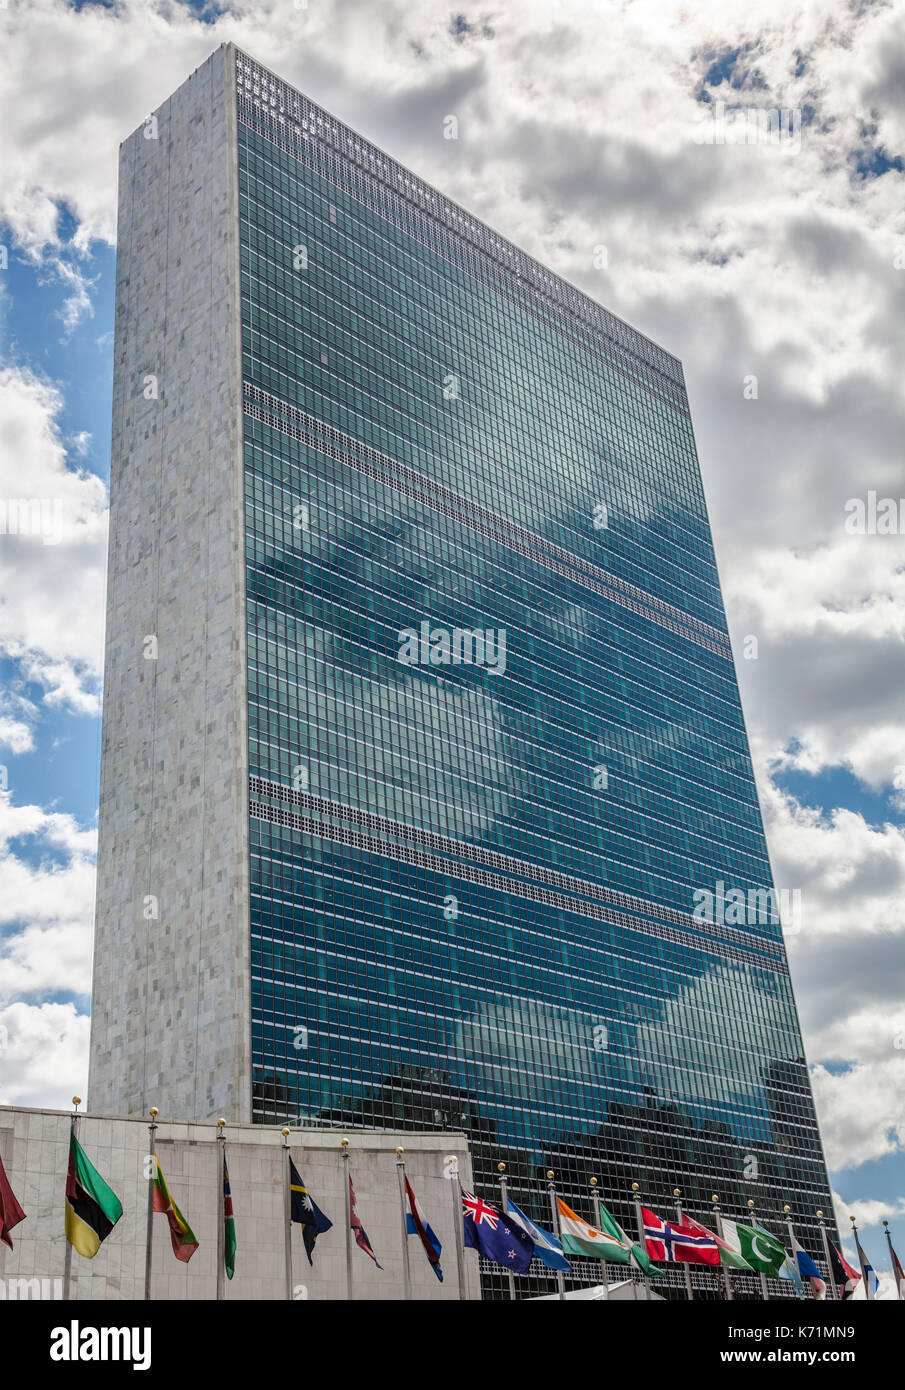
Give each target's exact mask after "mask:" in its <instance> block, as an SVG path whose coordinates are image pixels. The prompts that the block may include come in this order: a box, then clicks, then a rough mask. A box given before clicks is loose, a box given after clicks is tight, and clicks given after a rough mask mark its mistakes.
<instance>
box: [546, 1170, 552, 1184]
mask: <svg viewBox="0 0 905 1390" xmlns="http://www.w3.org/2000/svg"><path fill="white" fill-rule="evenodd" d="M547 1177H548V1178H549V1179H550V1181H551V1182H552V1181H553V1169H552V1168H548V1169H547Z"/></svg>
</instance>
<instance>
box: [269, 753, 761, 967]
mask: <svg viewBox="0 0 905 1390" xmlns="http://www.w3.org/2000/svg"><path fill="white" fill-rule="evenodd" d="M248 789H249V810H250V814H251V815H252V816H253V817H255V818H256V819H258V820H267V821H271V822H272V823H274V824H277V825H285V826H287V827H290V828H292V829H298V830H304V831H305V832H306V833H309V834H314V835H320V836H321V837H322V838H324V839H328V840H329V839H338V840H339V842H340V843H342V844H352V845H356V846H357V847H358V848H360V849H365V848H366V849H368V850H369V851H370V852H373V853H377V854H384V855H388V856H389V857H390V858H392V859H402V861H403V862H404V863H415V864H418V865H420V866H421V867H423V868H431V869H435V870H436V871H437V872H439V873H446V874H452V875H453V876H454V877H458V878H462V879H465V880H467V881H469V882H474V883H480V884H482V885H483V886H485V887H495V888H498V889H499V890H500V891H501V892H508V893H515V894H516V896H519V897H528V898H531V899H532V900H533V901H535V902H546V903H550V904H551V905H554V906H558V907H562V908H564V909H565V910H567V911H570V912H576V913H578V915H580V916H584V917H593V918H595V919H597V920H598V921H603V922H609V923H610V924H611V925H614V926H621V927H629V928H630V929H631V930H633V931H640V932H642V933H646V934H647V935H653V936H662V937H663V938H664V939H665V940H668V941H673V942H679V943H681V944H682V945H685V946H689V945H692V944H694V945H696V946H697V948H698V949H699V950H703V951H714V952H716V953H717V954H719V955H724V956H727V957H729V958H730V959H733V960H741V961H745V962H748V961H750V958H751V955H752V953H754V954H757V955H760V956H762V957H766V958H767V959H768V960H769V961H770V964H771V968H774V969H780V970H781V971H782V972H783V973H784V974H785V973H787V970H788V967H787V964H786V958H785V948H784V946H783V943H782V942H781V941H771V940H770V939H769V938H766V937H762V936H754V935H752V934H751V933H750V932H743V931H741V930H739V929H738V928H736V927H732V926H727V925H719V924H717V923H704V922H699V921H697V920H696V918H694V917H693V916H692V914H691V913H690V912H680V911H679V910H678V908H672V907H666V906H662V905H661V904H660V903H654V902H650V901H649V900H648V899H646V898H639V897H635V896H634V895H633V894H631V893H623V892H621V891H620V890H619V889H616V888H610V887H608V886H607V885H605V884H601V883H593V882H591V881H590V880H589V879H583V878H578V877H577V876H576V875H574V874H566V873H563V872H562V871H561V870H559V869H550V868H548V867H547V866H546V865H543V864H534V863H531V862H530V861H529V860H526V859H518V858H516V857H515V856H514V855H509V854H502V853H500V852H499V851H497V850H492V849H487V848H485V847H484V846H483V845H475V844H471V843H470V842H469V841H467V840H457V839H454V838H453V837H452V836H450V835H440V834H438V833H437V832H436V831H433V830H422V829H420V828H419V827H418V826H413V825H407V824H406V823H405V822H404V821H397V820H393V819H392V818H391V817H390V816H381V815H377V814H376V813H375V812H373V811H362V810H359V809H358V808H357V807H354V806H345V805H343V804H342V802H339V801H330V800H329V799H328V798H326V797H321V796H314V795H312V794H311V793H310V792H302V791H296V790H295V788H293V787H287V786H285V785H284V784H283V783H281V782H271V781H269V780H268V779H267V778H264V777H256V776H250V777H249V779H248ZM260 797H270V798H272V799H274V800H279V801H281V802H283V803H284V804H285V805H290V806H298V807H300V808H302V809H303V810H305V811H307V812H309V813H311V814H310V815H301V814H299V813H298V812H293V811H289V810H286V811H285V812H284V811H283V809H282V808H281V807H275V806H270V805H267V804H266V803H264V802H262V801H260V800H259V798H260ZM337 822H345V825H342V824H337ZM350 824H351V825H353V826H360V827H362V829H363V830H366V831H374V832H376V835H378V836H379V838H375V837H373V836H370V835H366V834H362V833H361V831H358V830H351V829H350V830H348V831H347V830H346V826H348V825H350ZM347 833H348V834H349V835H352V836H356V837H357V838H353V839H351V840H349V839H346V838H345V835H346V834H347ZM397 841H403V842H406V841H407V842H409V843H413V844H416V845H422V846H424V847H425V849H426V850H433V851H436V854H426V855H421V857H420V858H419V857H416V858H414V859H412V858H410V857H409V856H410V854H411V853H415V854H417V853H418V852H417V851H408V850H404V849H403V847H402V846H401V845H399V844H398V843H396V842H397ZM365 842H367V843H365ZM440 854H442V855H446V856H447V858H445V859H440V858H438V857H437V855H440ZM451 859H452V860H456V861H465V862H464V863H463V862H455V863H451V862H450V861H451ZM469 862H470V863H477V864H482V865H486V866H487V868H488V869H491V870H496V872H495V873H486V872H485V873H483V874H482V873H481V871H474V872H477V873H478V874H479V875H480V876H479V877H473V876H472V871H471V870H469V871H467V872H466V866H467V865H468V863H469ZM504 874H506V875H512V877H507V878H503V877H502V875H504ZM532 879H533V880H535V883H534V884H532V883H531V882H530V880H532ZM541 884H544V885H549V887H540V885H541ZM535 885H537V886H535ZM528 889H531V890H532V891H530V892H529V891H527V890H528ZM551 890H553V891H551ZM556 890H562V891H556ZM564 893H568V894H570V895H571V894H579V895H581V896H580V897H572V896H568V897H566V896H564ZM597 903H606V904H608V905H611V906H612V907H614V908H624V909H625V910H626V911H625V912H624V913H623V912H607V911H605V910H604V909H601V908H598V907H597V906H596V904H597ZM628 913H637V914H639V916H629V915H628ZM642 918H643V919H644V920H641V919H642ZM651 919H654V920H651ZM656 919H660V921H659V922H658V921H657V920H656ZM665 922H668V923H670V924H672V925H671V926H665V925H663V923H665ZM676 928H679V929H680V930H676ZM690 933H693V934H694V941H693V942H691V941H690V940H689V934H690Z"/></svg>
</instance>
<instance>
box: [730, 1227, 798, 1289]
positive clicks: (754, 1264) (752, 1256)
mask: <svg viewBox="0 0 905 1390" xmlns="http://www.w3.org/2000/svg"><path fill="white" fill-rule="evenodd" d="M723 1240H724V1241H725V1242H726V1244H727V1245H730V1246H731V1247H732V1248H733V1250H737V1251H738V1253H739V1254H740V1255H741V1257H742V1259H743V1260H744V1261H745V1262H746V1264H748V1265H750V1266H751V1268H752V1269H756V1270H758V1271H759V1272H760V1273H761V1274H769V1275H772V1277H773V1278H774V1279H775V1278H777V1277H778V1275H779V1271H780V1270H781V1269H782V1266H783V1264H784V1263H785V1259H786V1247H785V1246H784V1245H783V1243H782V1241H781V1240H780V1239H779V1238H778V1237H777V1236H771V1235H770V1233H769V1231H765V1230H764V1229H763V1227H761V1226H758V1227H757V1229H756V1230H755V1228H754V1227H753V1226H743V1225H742V1223H741V1222H740V1221H729V1220H727V1218H726V1217H725V1216H724V1217H723Z"/></svg>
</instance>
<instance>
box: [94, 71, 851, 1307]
mask: <svg viewBox="0 0 905 1390" xmlns="http://www.w3.org/2000/svg"><path fill="white" fill-rule="evenodd" d="M111 507H112V532H111V542H110V564H109V598H108V614H107V652H106V677H105V679H106V693H105V715H104V738H103V759H102V786H101V823H100V850H99V890H98V917H97V940H96V946H95V974H94V1005H93V1008H94V1012H93V1034H92V1048H91V1080H90V1087H91V1089H90V1098H91V1104H92V1109H94V1110H97V1111H104V1112H106V1113H114V1114H126V1115H137V1114H141V1113H146V1111H147V1108H148V1106H149V1105H152V1104H154V1105H157V1106H159V1107H160V1110H161V1114H162V1115H171V1116H174V1117H178V1118H180V1119H187V1120H196V1121H202V1120H209V1119H211V1118H213V1117H216V1116H217V1115H219V1114H223V1115H225V1116H227V1117H229V1118H230V1119H231V1120H235V1121H236V1122H249V1121H257V1122H260V1123H262V1124H269V1125H274V1124H278V1123H282V1122H283V1121H284V1120H286V1121H288V1122H290V1123H292V1124H296V1125H303V1126H335V1127H341V1128H342V1129H343V1130H344V1131H352V1130H355V1129H356V1128H358V1129H388V1130H400V1129H401V1130H404V1129H411V1130H419V1131H443V1130H449V1131H464V1133H465V1134H466V1135H467V1137H468V1140H469V1145H470V1148H471V1152H472V1155H473V1161H474V1165H475V1184H476V1187H477V1188H478V1190H479V1191H481V1192H483V1194H484V1195H485V1196H488V1197H491V1198H492V1197H493V1195H494V1193H495V1191H496V1176H497V1165H498V1164H499V1163H501V1162H503V1163H505V1164H506V1165H507V1172H508V1177H509V1181H510V1192H511V1194H512V1196H513V1197H514V1198H515V1200H516V1201H517V1202H518V1203H519V1204H520V1205H521V1206H522V1207H523V1208H524V1209H525V1210H526V1211H528V1212H529V1214H531V1215H533V1216H534V1218H535V1219H536V1220H541V1221H544V1222H545V1224H549V1223H548V1222H547V1221H546V1218H547V1216H548V1214H549V1205H548V1201H549V1199H548V1196H547V1193H546V1188H545V1183H546V1179H545V1174H546V1172H547V1170H548V1169H551V1170H553V1171H554V1173H555V1174H556V1184H557V1188H558V1190H559V1191H560V1193H561V1194H562V1196H563V1197H564V1198H565V1200H566V1201H567V1202H568V1203H569V1205H570V1206H572V1207H573V1208H575V1209H576V1210H578V1211H580V1212H583V1213H584V1214H585V1215H586V1216H590V1214H591V1212H590V1207H589V1201H588V1193H589V1187H588V1183H589V1179H590V1177H591V1176H596V1177H597V1179H598V1183H599V1191H600V1192H601V1194H602V1196H603V1198H604V1201H605V1202H606V1203H607V1205H609V1206H610V1207H611V1209H612V1210H613V1212H614V1214H615V1215H616V1216H617V1217H618V1218H619V1219H620V1220H622V1222H623V1224H624V1225H626V1226H628V1225H630V1222H631V1221H632V1219H633V1217H632V1212H633V1208H632V1206H631V1191H630V1189H631V1184H632V1183H633V1182H638V1183H639V1184H640V1188H641V1193H642V1195H643V1197H644V1199H645V1202H646V1205H648V1206H651V1207H653V1208H654V1209H657V1208H658V1206H659V1207H660V1208H665V1207H668V1206H669V1205H670V1203H671V1200H672V1199H671V1196H669V1194H671V1193H672V1189H673V1187H674V1186H679V1187H680V1188H681V1189H682V1194H683V1201H684V1203H685V1205H686V1207H687V1208H688V1209H689V1210H690V1211H692V1212H693V1213H694V1214H696V1215H699V1216H700V1217H702V1218H704V1219H706V1211H707V1208H708V1207H709V1203H710V1196H711V1193H712V1192H718V1193H719V1194H720V1198H721V1201H722V1203H723V1207H724V1210H726V1211H727V1212H730V1213H731V1214H733V1215H738V1214H740V1212H741V1210H742V1209H743V1208H744V1207H745V1203H746V1202H747V1201H748V1200H749V1199H753V1200H754V1201H755V1202H756V1210H757V1213H758V1215H760V1216H761V1218H762V1219H764V1220H765V1221H767V1222H773V1223H775V1222H776V1220H777V1219H778V1217H779V1216H780V1213H781V1209H782V1205H783V1203H786V1202H788V1203H790V1204H791V1206H792V1208H793V1211H794V1213H795V1217H796V1226H797V1228H798V1230H799V1234H800V1236H801V1239H802V1241H803V1243H805V1242H806V1240H807V1239H812V1242H813V1240H815V1239H816V1234H813V1235H812V1236H808V1235H807V1232H808V1227H809V1225H812V1224H813V1223H814V1217H813V1213H814V1211H815V1209H816V1208H817V1207H823V1208H824V1209H825V1210H827V1211H828V1212H829V1211H830V1210H831V1203H830V1197H829V1191H828V1186H827V1179H826V1172H825V1167H824V1160H823V1155H822V1150H821V1144H820V1137H819V1133H818V1129H817V1124H816V1120H815V1115H814V1107H813V1101H812V1097H811V1091H810V1086H809V1081H808V1074H807V1069H806V1063H805V1057H804V1050H803V1046H802V1041H801V1034H800V1029H799V1024H798V1020H797V1015H796V1009H795V1002H794V998H793V994H792V989H791V985H790V980H789V971H788V966H787V963H786V954H785V948H784V944H783V938H782V934H781V930H780V926H779V922H778V918H777V914H776V913H775V912H774V911H768V912H766V913H764V912H759V913H757V914H755V915H754V918H753V920H751V919H750V918H749V919H745V920H743V921H741V922H738V921H733V920H731V914H724V913H722V912H718V911H713V912H711V913H710V914H709V918H710V919H709V920H701V916H702V914H701V913H700V912H698V913H696V912H695V904H696V903H697V902H698V901H699V900H700V894H701V892H705V893H708V892H709V893H710V894H712V895H714V897H713V900H714V901H715V902H716V901H718V896H717V895H718V894H719V892H721V891H722V889H720V888H719V885H723V886H724V887H725V889H726V890H727V891H728V890H729V889H730V888H733V889H736V890H742V893H747V892H748V891H749V890H751V891H752V892H754V893H760V894H761V896H764V895H766V894H767V893H769V891H770V890H771V889H772V879H771V871H770V865H769V862H768V857H767V849H766V844H765V839H764V833H763V828H762V824H761V817H760V812H759V808H758V801H757V796H756V792H755V785H754V779H753V776H752V770H751V761H750V755H749V750H748V742H747V738H746V733H745V727H744V722H743V718H742V711H741V706H740V702H739V695H738V689H737V683H736V677H735V671H734V667H733V660H732V655H731V652H730V647H729V640H728V636H727V629H726V621H725V616H724V611H723V604H722V599H721V595H720V588H719V582H718V577H717V571H716V566H715V562H714V553H713V546H712V542H711V536H710V530H709V526H708V520H707V512H706V507H705V502H704V496H703V492H702V488H701V481H700V475H699V470H698V463H697V458H696V453H695V444H694V436H693V431H692V425H691V420H690V417H689V409H688V402H687V398H686V392H685V387H684V382H683V375H682V369H681V366H680V364H679V362H678V361H677V360H676V359H675V358H673V357H671V356H670V355H669V354H668V353H667V352H665V351H663V349H661V348H659V347H657V346H656V345H655V344H654V343H652V342H650V341H649V340H648V339H647V338H645V337H643V336H642V335H641V334H640V333H638V332H636V331H635V330H633V329H632V328H630V327H628V326H627V325H626V324H624V323H622V322H620V321H619V320H618V319H616V318H614V317H613V316H612V315H611V314H609V313H608V312H607V311H606V310H605V309H602V308H601V307H599V306H598V305H597V304H595V303H594V302H593V301H591V300H589V299H588V298H587V297H586V296H584V295H583V294H581V293H580V292H579V291H578V290H576V289H574V288H573V287H572V286H571V285H569V284H567V283H565V282H563V281H562V280H560V279H559V278H558V277H557V276H556V275H554V274H553V273H552V272H550V271H548V270H546V269H545V268H544V267H543V266H541V265H539V264H538V263H537V262H536V261H534V260H532V259H531V258H530V257H529V256H527V255H525V254H524V253H523V252H521V251H520V250H519V249H518V248H517V247H515V246H513V245H512V244H510V243H509V242H507V241H505V240H503V238H501V237H499V236H497V235H495V234H494V233H493V232H492V231H491V230H490V229H488V228H487V227H486V226H484V225H483V224H482V223H480V222H479V221H477V219H475V218H474V217H472V216H471V215H470V214H468V213H467V212H465V211H464V210H463V209H462V208H460V207H457V206H456V205H455V204H454V203H452V202H450V201H449V200H447V199H446V198H444V197H443V196H442V195H441V194H440V193H438V192H437V191H436V190H435V189H433V188H431V187H429V186H428V185H427V184H425V183H423V182H422V181H420V180H419V179H418V178H416V177H415V176H414V175H413V174H411V173H409V172H408V171H407V170H405V169H404V168H402V167H401V166H400V165H398V164H396V163H395V162H394V161H393V160H392V159H390V158H388V157H387V156H386V155H384V154H383V153H381V152H380V151H379V150H378V149H376V148H375V147H373V146H372V145H370V144H368V142H367V141H366V140H364V139H362V138H361V137H360V136H359V135H357V134H355V133H354V132H353V131H351V130H349V129H348V128H347V127H345V126H343V125H342V124H341V123H340V122H339V121H337V120H335V119H334V118H333V117H332V116H330V115H328V114H327V113H326V112H324V111H322V110H320V109H319V108H318V107H316V106H315V105H313V104H312V103H311V102H310V101H309V100H307V99H306V98H305V97H304V96H303V95H302V94H300V93H299V92H297V91H295V90H293V89H292V88H291V87H289V86H287V85H286V83H284V82H282V81H281V80H280V79H279V78H277V77H275V76H274V75H272V74H271V73H269V72H267V71H265V70H264V69H263V68H261V67H259V66H258V65H257V64H256V63H255V62H253V61H252V60H251V59H250V58H248V57H247V56H245V55H244V54H242V53H241V52H239V51H237V50H236V49H235V48H234V47H233V46H232V45H225V46H224V47H222V48H221V49H219V50H218V51H217V52H215V53H214V54H213V55H212V56H211V57H210V59H209V60H208V61H207V62H206V63H205V64H204V65H203V66H202V67H200V68H199V69H198V70H197V71H196V72H195V73H194V74H193V75H192V76H191V77H190V78H189V79H188V80H187V81H186V82H185V83H184V85H183V86H182V87H180V88H179V90H178V91H177V92H175V93H174V95H173V96H171V97H170V98H169V100H168V101H166V102H165V103H164V104H163V105H162V106H161V107H160V108H159V110H158V111H156V112H155V113H154V114H153V115H152V116H151V117H149V119H148V121H147V122H146V123H145V124H144V125H143V126H141V127H139V129H138V130H137V131H136V132H135V133H134V134H133V135H132V136H131V137H130V138H129V139H128V140H127V141H126V142H125V144H124V145H123V147H122V150H121V161H120V194H119V252H118V264H117V291H116V368H115V382H114V421H113V459H112V479H111ZM696 894H698V897H697V898H696V896H695V895H696ZM720 901H721V900H720ZM667 1214H668V1213H667ZM577 1270H578V1277H580V1278H587V1279H588V1280H589V1281H591V1280H597V1279H598V1278H599V1267H597V1266H595V1265H594V1264H593V1262H591V1261H588V1262H587V1268H586V1269H583V1268H582V1266H581V1262H579V1263H578V1265H577ZM499 1278H500V1279H501V1280H505V1276H504V1275H503V1274H502V1273H500V1275H499ZM544 1287H545V1286H544V1284H543V1281H542V1280H538V1281H537V1289H538V1291H543V1289H544ZM486 1289H487V1291H488V1292H490V1293H493V1292H494V1289H495V1284H494V1277H493V1276H492V1275H490V1274H488V1275H487V1281H486Z"/></svg>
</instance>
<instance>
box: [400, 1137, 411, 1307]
mask: <svg viewBox="0 0 905 1390" xmlns="http://www.w3.org/2000/svg"><path fill="white" fill-rule="evenodd" d="M404 1154H405V1149H403V1148H402V1146H401V1145H400V1146H399V1148H398V1149H397V1150H396V1176H397V1178H398V1179H399V1203H400V1205H399V1210H400V1212H401V1213H402V1296H403V1298H405V1299H410V1298H411V1296H412V1267H411V1263H410V1262H409V1241H408V1235H409V1233H408V1222H407V1221H406V1219H405V1209H406V1200H405V1157H404Z"/></svg>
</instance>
